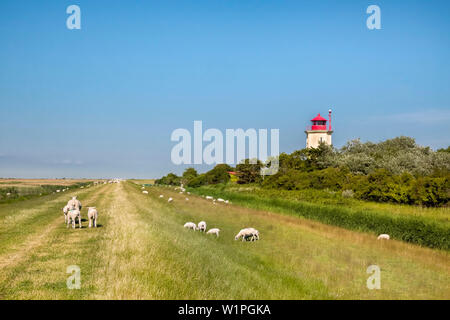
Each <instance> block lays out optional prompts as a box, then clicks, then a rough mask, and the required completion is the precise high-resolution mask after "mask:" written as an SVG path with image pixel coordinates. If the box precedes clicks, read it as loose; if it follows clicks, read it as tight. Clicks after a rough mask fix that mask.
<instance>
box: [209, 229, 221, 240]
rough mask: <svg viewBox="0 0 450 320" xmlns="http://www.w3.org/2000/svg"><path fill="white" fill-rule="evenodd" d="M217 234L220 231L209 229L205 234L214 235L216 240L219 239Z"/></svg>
mask: <svg viewBox="0 0 450 320" xmlns="http://www.w3.org/2000/svg"><path fill="white" fill-rule="evenodd" d="M219 232H220V229H218V228H212V229H209V230H208V232H207V233H206V234H215V235H216V236H217V238H218V237H219Z"/></svg>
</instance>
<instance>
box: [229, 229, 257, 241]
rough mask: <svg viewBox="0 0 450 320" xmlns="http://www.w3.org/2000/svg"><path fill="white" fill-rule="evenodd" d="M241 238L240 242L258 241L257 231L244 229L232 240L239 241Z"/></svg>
mask: <svg viewBox="0 0 450 320" xmlns="http://www.w3.org/2000/svg"><path fill="white" fill-rule="evenodd" d="M241 237H242V241H248V240H249V239H250V241H255V240H259V231H258V230H256V229H254V228H245V229H242V230H241V231H239V233H238V234H237V235H236V236H235V237H234V240H239V238H241Z"/></svg>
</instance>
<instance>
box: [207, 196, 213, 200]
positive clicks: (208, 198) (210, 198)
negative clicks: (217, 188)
mask: <svg viewBox="0 0 450 320" xmlns="http://www.w3.org/2000/svg"><path fill="white" fill-rule="evenodd" d="M212 199H214V198H213V197H211V196H206V200H212Z"/></svg>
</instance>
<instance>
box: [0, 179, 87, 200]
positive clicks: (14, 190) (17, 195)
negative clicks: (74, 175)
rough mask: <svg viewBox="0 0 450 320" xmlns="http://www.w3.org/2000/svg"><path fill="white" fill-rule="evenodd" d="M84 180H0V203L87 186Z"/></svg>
mask: <svg viewBox="0 0 450 320" xmlns="http://www.w3.org/2000/svg"><path fill="white" fill-rule="evenodd" d="M91 183H92V181H91V180H85V179H78V180H75V179H0V203H2V202H13V201H21V200H26V199H30V198H32V197H36V196H42V195H47V194H50V193H53V192H56V191H57V190H60V192H64V191H67V189H70V188H80V187H85V186H89V185H90V184H91Z"/></svg>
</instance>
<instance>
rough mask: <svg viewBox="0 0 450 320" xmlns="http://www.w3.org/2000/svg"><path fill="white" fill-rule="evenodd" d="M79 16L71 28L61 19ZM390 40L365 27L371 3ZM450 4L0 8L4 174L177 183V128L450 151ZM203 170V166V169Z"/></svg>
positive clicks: (224, 2)
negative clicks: (317, 120)
mask: <svg viewBox="0 0 450 320" xmlns="http://www.w3.org/2000/svg"><path fill="white" fill-rule="evenodd" d="M73 4H75V5H78V6H79V7H80V9H81V29H79V30H76V29H73V30H69V29H68V28H67V26H66V20H67V18H68V17H69V14H67V13H66V8H67V7H68V6H70V5H73ZM372 4H375V5H378V6H379V7H380V10H381V29H380V30H376V29H375V30H369V29H368V28H367V26H366V20H367V18H368V17H369V16H370V14H367V13H366V9H367V7H368V6H369V5H372ZM449 9H450V2H448V1H413V0H412V1H400V0H389V1H378V0H371V1H359V0H351V1H348V0H341V1H325V0H315V1H313V0H311V1H300V0H293V1H288V0H286V1H283V0H195V1H194V0H191V1H187V0H185V1H174V0H164V1H142V0H141V1H136V0H116V1H113V0H109V1H106V0H104V1H100V0H89V1H72V0H71V1H64V0H55V1H31V0H30V1H23V0H13V1H10V0H2V1H0V177H17V178H57V177H58V178H60V177H67V178H101V177H120V178H155V177H160V176H162V175H165V174H167V173H168V172H175V173H178V174H179V173H181V172H182V171H183V170H184V169H185V168H186V165H175V164H174V163H173V162H172V161H171V150H172V148H173V147H174V146H175V145H176V142H173V141H171V139H170V137H171V134H172V132H173V131H174V130H175V129H177V128H186V129H187V130H189V131H190V132H193V123H194V121H195V120H201V121H202V122H203V127H204V129H208V128H217V129H219V130H221V131H223V132H225V130H226V129H228V128H230V129H236V128H243V129H244V130H245V129H248V128H255V129H263V128H265V129H279V131H280V152H292V151H294V150H298V149H302V148H304V147H305V133H304V130H305V127H306V126H307V125H309V124H310V121H309V120H310V119H312V118H313V117H315V116H316V115H317V113H319V112H320V113H321V114H322V115H324V116H326V114H327V111H328V109H329V108H332V110H333V119H332V124H333V130H334V133H333V144H334V145H335V146H336V147H341V146H342V145H344V144H345V143H346V142H347V141H348V140H351V139H356V138H360V139H361V140H362V141H373V142H378V141H382V140H385V139H389V138H393V137H396V136H400V135H406V136H411V137H413V138H415V139H416V141H417V143H418V144H420V145H424V146H430V147H432V148H433V149H436V148H442V147H447V146H448V145H449V144H450V126H449V123H450V90H449V84H450V63H449V57H450V41H449V34H450V33H449V31H450V19H449V16H448V13H449V12H450V10H449ZM194 167H195V168H197V169H199V171H204V170H206V169H207V168H208V167H206V166H202V165H199V166H194Z"/></svg>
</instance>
